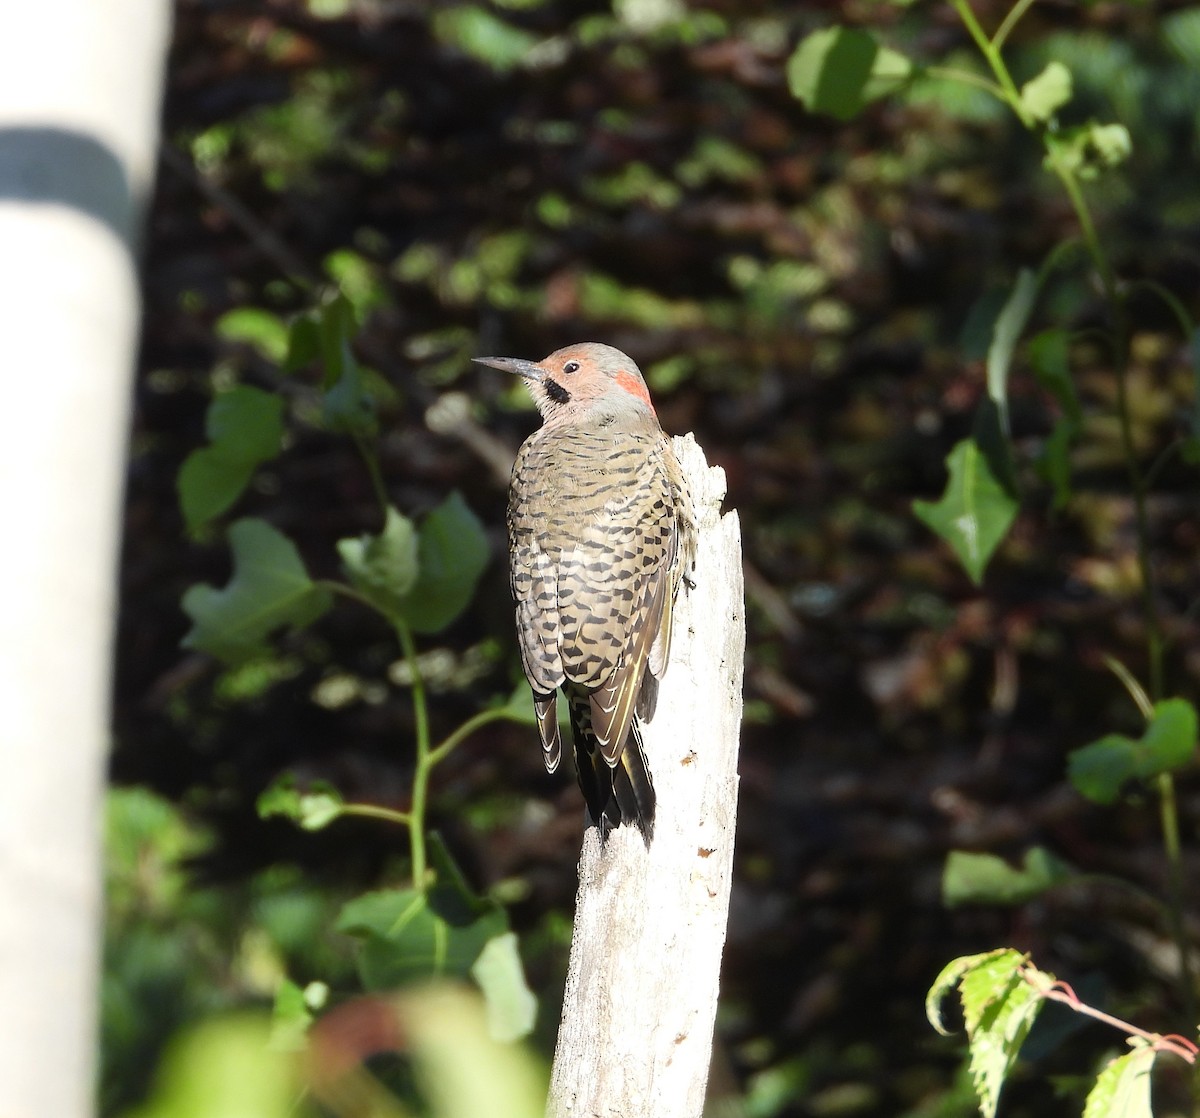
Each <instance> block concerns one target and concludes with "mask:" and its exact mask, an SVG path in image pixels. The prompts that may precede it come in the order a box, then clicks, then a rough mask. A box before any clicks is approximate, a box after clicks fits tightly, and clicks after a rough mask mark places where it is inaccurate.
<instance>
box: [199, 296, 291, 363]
mask: <svg viewBox="0 0 1200 1118" xmlns="http://www.w3.org/2000/svg"><path fill="white" fill-rule="evenodd" d="M215 331H216V334H217V336H218V337H220V338H224V339H225V340H226V341H230V342H245V343H246V344H247V345H251V346H253V347H254V348H255V349H257V350H258V352H259V353H261V354H262V355H263V357H265V358H266V359H267V360H268V361H270V362H271V363H272V364H275V365H278V364H279V363H280V362H281V361H282V360H283V359H284V357H285V356H286V355H287V350H288V328H287V326H285V325H284V322H283V319H281V318H280V317H279V315H277V314H274V313H272V312H271V311H266V310H263V309H261V308H260V307H238V308H237V309H236V310H232V311H227V312H226V313H225V314H223V315H221V317H220V318H219V319H217V322H216V326H215Z"/></svg>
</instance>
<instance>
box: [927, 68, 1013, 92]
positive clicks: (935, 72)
mask: <svg viewBox="0 0 1200 1118" xmlns="http://www.w3.org/2000/svg"><path fill="white" fill-rule="evenodd" d="M925 73H927V74H928V75H929V76H930V77H931V78H945V79H946V80H947V81H951V82H960V83H961V84H962V85H973V86H974V87H975V88H976V89H982V90H984V91H986V92H987V93H990V94H991V95H992V96H993V97H995V98H996V100H998V101H1003V100H1004V90H1003V89H1001V88H1000V87H999V86H998V85H997V84H996V83H995V82H990V81H988V80H987V78H985V77H983V76H981V75H980V74H974V73H972V72H971V71H970V70H959V69H958V68H957V67H955V66H928V67H926V69H925Z"/></svg>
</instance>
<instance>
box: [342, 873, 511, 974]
mask: <svg viewBox="0 0 1200 1118" xmlns="http://www.w3.org/2000/svg"><path fill="white" fill-rule="evenodd" d="M337 930H338V931H339V932H344V933H346V934H348V935H353V936H356V937H358V938H359V939H361V940H362V950H361V952H360V954H359V957H358V970H359V976H360V977H361V979H362V982H363V985H364V986H365V987H366V988H367V989H368V990H391V989H394V988H396V987H397V986H403V985H405V984H408V983H411V982H415V981H421V980H425V979H429V978H434V977H442V976H450V977H457V978H466V977H467V975H468V974H469V973H470V968H471V965H472V964H473V963H474V962H475V960H476V959H478V958H479V953H480V952H481V951H482V950H483V947H484V944H486V943H487V942H488V940H490V939H492V938H493V937H494V936H497V935H500V934H502V933H503V932H506V931H507V930H508V925H507V919H506V917H505V915H504V913H503V911H502V910H501V909H500V908H499V906H495V907H494V908H492V909H491V910H489V912H488V913H486V914H485V915H484V916H483V917H481V918H480V919H478V920H474V921H472V922H471V923H469V924H466V925H463V926H461V927H456V926H454V925H451V924H449V923H447V922H446V920H444V919H443V918H442V917H441V916H440V915H439V914H438V913H437V912H435V911H434V910H433V909H432V908H431V907H430V905H429V902H428V898H427V897H426V896H425V895H424V894H423V893H421V892H420V891H419V890H417V889H390V890H382V891H379V892H375V893H367V894H365V895H364V896H361V897H357V898H355V899H354V900H352V901H350V902H349V903H348V904H346V905H345V907H344V908H343V909H342V912H341V915H340V916H339V917H338V921H337Z"/></svg>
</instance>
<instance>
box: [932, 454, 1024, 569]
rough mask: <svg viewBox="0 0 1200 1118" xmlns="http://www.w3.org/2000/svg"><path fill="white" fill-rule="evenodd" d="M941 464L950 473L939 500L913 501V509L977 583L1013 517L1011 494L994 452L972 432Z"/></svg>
mask: <svg viewBox="0 0 1200 1118" xmlns="http://www.w3.org/2000/svg"><path fill="white" fill-rule="evenodd" d="M946 467H947V469H948V470H949V473H950V477H949V480H948V481H947V483H946V489H945V492H944V493H943V494H942V497H941V500H939V501H936V502H932V501H914V502H913V512H914V514H915V515H916V516H917V518H918V519H919V520H921V521H922V522H923V523H924V524H926V525H927V526H928V527H929V528H931V529H932V530H933V531H934V532H936V533H937V534H938V535H939V536H940V537H941V538H942V539H943V540H945V541H946V542H947V543H948V544H949V545H950V546H951V548H953V550H954V553H955V555H957V556H958V559H959V562H961V563H962V565H963V567H964V569H965V570H966V572H967V574H969V575H970V576H971V579H972V580H973V581H974V582H976V583H979V582H980V581H981V580H982V579H983V572H984V570H985V569H986V567H987V564H988V562H989V560H990V559H991V557H992V554H993V553H994V552H995V550H996V548H997V546H998V545H999V543H1000V541H1001V540H1002V539H1004V536H1005V535H1006V533H1007V532H1008V530H1009V528H1010V527H1011V526H1012V522H1013V520H1014V519H1016V515H1017V509H1018V502H1017V498H1016V496H1015V495H1014V494H1013V491H1012V487H1011V483H1010V482H1009V481H1008V479H1007V478H1006V477H1005V476H1004V472H1003V471H1002V470H1001V469H998V468H997V465H996V461H995V458H994V457H992V456H989V455H988V454H986V453H985V452H984V448H983V447H982V446H981V444H980V443H979V441H978V440H977V439H975V438H970V439H963V440H962V441H961V442H959V443H958V444H957V445H956V446H955V447H954V449H953V450H952V451H951V452H950V454H949V456H948V457H947V459H946Z"/></svg>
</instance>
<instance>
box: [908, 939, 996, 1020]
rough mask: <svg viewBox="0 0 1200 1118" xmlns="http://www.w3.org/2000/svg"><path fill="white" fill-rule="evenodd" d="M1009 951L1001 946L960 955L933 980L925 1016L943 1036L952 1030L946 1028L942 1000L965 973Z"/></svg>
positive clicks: (926, 996) (927, 995) (926, 997)
mask: <svg viewBox="0 0 1200 1118" xmlns="http://www.w3.org/2000/svg"><path fill="white" fill-rule="evenodd" d="M1008 952H1009V948H1007V947H1001V948H997V949H996V950H995V951H984V952H981V953H980V954H978V955H960V956H959V957H958V958H957V959H951V960H950V962H948V963H947V964H946V965H945V966H944V967H942V969H941V971H940V972H939V973H938V976H937V978H935V979H934V980H933V985H932V986H930V987H929V993H928V994H926V995H925V1016H926V1017H927V1018H928V1019H929V1023H930V1024H931V1025H932V1026H933V1027H934V1028H935V1029H936V1030H937V1031H938V1032H939V1033H941V1034H942V1036H949V1035H950V1030H949V1029H947V1028H946V1025H945V1023H944V1021H943V1019H942V1002H944V1001H945V1000H946V995H947V994H949V993H950V991H951V990H953V989H954V988H955V987H956V986H957V985H958V984H959V982H961V981H962V977H963V975H965V974H967V973H968V972H969V971H971V970H974V969H975V967H977V966H980V965H981V964H982V963H984V962H986V961H987V960H989V959H994V958H997V957H999V956H1001V955H1006V954H1008Z"/></svg>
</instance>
